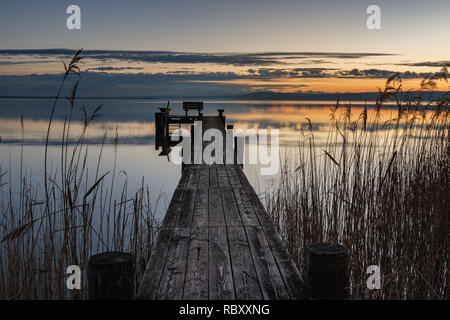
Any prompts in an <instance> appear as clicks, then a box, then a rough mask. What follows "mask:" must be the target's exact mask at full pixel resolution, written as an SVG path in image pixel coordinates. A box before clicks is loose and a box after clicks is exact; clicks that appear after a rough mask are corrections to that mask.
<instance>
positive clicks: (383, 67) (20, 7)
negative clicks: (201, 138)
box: [0, 0, 450, 96]
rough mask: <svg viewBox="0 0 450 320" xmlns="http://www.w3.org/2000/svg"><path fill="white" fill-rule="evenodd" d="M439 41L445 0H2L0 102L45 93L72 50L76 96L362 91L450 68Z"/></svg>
mask: <svg viewBox="0 0 450 320" xmlns="http://www.w3.org/2000/svg"><path fill="white" fill-rule="evenodd" d="M71 4H77V5H79V7H80V8H81V30H68V29H67V28H66V19H67V17H68V14H66V8H67V7H68V6H69V5H71ZM373 4H376V5H378V6H379V7H380V9H381V30H369V29H368V28H367V26H366V20H367V17H368V14H367V13H366V9H367V7H368V6H369V5H373ZM449 36H450V1H448V0H430V1H418V0H395V1H394V0H390V1H364V0H361V1H348V0H340V1H336V0H334V1H332V0H315V1H301V0H296V1H293V0H281V1H265V0H259V1H256V0H240V1H235V0H229V1H212V0H209V1H204V0H197V1H193V0H183V1H181V0H178V1H133V0H132V1H47V0H44V1H20V0H19V1H2V2H1V3H0V95H3V96H4V95H47V94H51V93H52V92H53V91H54V86H55V85H56V83H57V82H58V81H59V79H60V75H59V74H60V73H61V72H62V71H63V69H62V63H61V59H68V58H70V56H71V55H72V54H73V52H74V51H75V50H76V49H79V48H84V49H85V53H84V56H85V57H86V60H85V64H84V65H83V67H82V70H83V73H82V78H83V81H82V84H81V86H80V90H81V92H82V94H85V95H93V94H101V95H106V96H108V95H114V94H116V95H130V96H144V95H148V96H150V95H157V94H161V93H164V94H166V95H169V94H170V93H172V94H174V95H189V94H197V95H202V94H203V95H205V96H209V95H233V94H243V93H248V92H255V91H274V92H373V91H376V90H377V87H382V86H383V85H384V82H385V79H386V78H387V77H389V76H390V75H392V74H393V73H394V72H401V75H402V78H403V79H404V86H405V88H407V89H417V88H418V86H419V84H420V79H421V78H422V77H424V76H427V75H430V74H432V73H433V72H437V71H439V70H440V68H441V67H442V66H444V65H447V64H450V41H449ZM439 89H440V90H448V85H446V84H441V86H440V88H439ZM52 90H53V91H52Z"/></svg>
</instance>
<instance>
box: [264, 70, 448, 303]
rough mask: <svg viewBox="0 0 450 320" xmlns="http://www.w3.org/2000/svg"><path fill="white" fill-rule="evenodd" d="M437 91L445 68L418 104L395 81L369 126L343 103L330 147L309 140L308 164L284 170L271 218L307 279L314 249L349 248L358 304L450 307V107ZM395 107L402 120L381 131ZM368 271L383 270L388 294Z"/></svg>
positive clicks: (271, 196)
mask: <svg viewBox="0 0 450 320" xmlns="http://www.w3.org/2000/svg"><path fill="white" fill-rule="evenodd" d="M437 81H447V69H446V68H443V69H442V70H441V72H439V73H437V74H436V75H435V76H433V77H431V78H428V79H424V81H423V82H422V91H421V92H420V93H419V94H417V95H416V94H414V95H412V94H409V93H408V92H403V91H402V82H401V79H400V77H399V75H398V74H396V75H394V76H392V77H391V78H389V79H388V80H387V83H386V87H385V88H384V90H380V95H379V97H378V99H377V100H376V102H375V107H374V109H373V110H371V111H372V112H371V114H372V117H371V118H370V119H368V110H367V107H364V110H363V112H362V113H361V114H360V115H356V117H354V116H352V108H351V105H350V104H349V105H340V103H339V101H338V102H337V104H336V105H335V106H334V107H333V108H331V113H330V118H331V121H330V127H329V133H328V138H327V140H326V142H325V144H324V145H323V146H319V145H318V144H319V143H317V138H316V137H315V135H316V133H314V132H313V131H309V132H306V133H305V135H304V139H303V140H302V141H301V142H300V145H299V148H298V153H299V159H300V161H299V163H295V164H294V163H293V161H292V159H291V161H290V160H286V161H285V162H284V163H283V165H282V169H281V177H280V178H279V180H277V182H276V183H275V184H274V185H273V186H272V188H271V190H269V191H267V193H266V202H267V209H268V212H269V214H270V215H271V216H272V217H273V220H274V222H275V224H276V225H277V227H278V229H279V231H280V233H281V235H282V237H283V238H284V240H285V242H286V244H287V246H288V248H289V251H290V252H291V254H292V256H293V257H294V259H295V261H296V264H297V266H298V267H299V270H300V272H301V273H302V274H305V272H306V248H307V247H308V245H309V244H312V243H318V242H329V243H340V244H343V245H345V246H346V247H347V248H348V249H349V253H350V266H349V269H350V287H349V288H348V289H349V296H350V297H351V298H353V299H359V298H362V299H367V298H379V299H448V298H449V295H450V292H449V290H450V289H449V273H448V263H449V260H448V259H449V248H448V234H449V212H450V117H449V113H450V109H449V101H450V97H449V95H448V93H447V94H446V95H444V96H442V95H436V94H435V92H434V89H435V88H436V82H437ZM425 95H426V97H427V99H424V96H425ZM435 96H436V97H435ZM388 100H393V101H395V103H396V108H397V111H396V117H395V118H392V119H390V120H389V121H387V122H382V120H381V117H380V110H381V109H382V108H383V104H384V103H385V102H386V101H388ZM426 101H427V102H426ZM369 111H370V110H369ZM394 111H395V110H394ZM369 265H379V266H380V267H381V272H382V274H381V276H382V283H381V285H382V287H381V290H373V291H369V290H368V289H367V287H366V279H367V278H368V276H369V275H368V274H366V268H367V267H368V266H369Z"/></svg>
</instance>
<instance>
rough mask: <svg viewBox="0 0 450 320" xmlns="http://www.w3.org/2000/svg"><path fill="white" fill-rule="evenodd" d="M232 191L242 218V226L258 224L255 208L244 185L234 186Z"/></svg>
mask: <svg viewBox="0 0 450 320" xmlns="http://www.w3.org/2000/svg"><path fill="white" fill-rule="evenodd" d="M233 193H234V197H235V199H236V204H237V207H238V209H239V212H240V215H241V218H242V224H243V225H244V226H260V224H259V220H258V218H257V216H256V213H255V210H254V209H253V206H252V204H251V202H250V199H249V198H248V196H247V192H246V191H245V189H244V187H242V186H240V187H234V188H233Z"/></svg>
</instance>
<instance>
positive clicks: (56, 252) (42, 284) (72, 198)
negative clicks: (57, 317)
mask: <svg viewBox="0 0 450 320" xmlns="http://www.w3.org/2000/svg"><path fill="white" fill-rule="evenodd" d="M81 54H82V50H79V51H78V52H77V53H76V54H75V56H74V57H73V58H72V60H71V61H70V63H68V64H67V65H66V64H64V67H65V73H64V74H63V77H62V81H61V85H60V87H59V90H58V94H57V96H56V98H55V100H54V103H53V106H52V108H51V114H50V119H49V123H48V130H47V136H46V139H45V156H44V177H43V180H44V181H43V182H42V184H40V183H35V182H34V183H31V177H29V176H26V175H24V174H23V172H24V170H23V163H22V159H23V143H22V147H21V148H22V152H21V164H20V184H19V192H17V191H16V190H15V189H14V187H13V181H14V179H17V178H16V177H15V173H14V172H11V170H5V169H2V168H0V201H1V203H0V257H1V258H0V298H1V299H82V298H86V293H87V291H86V279H87V278H86V276H85V275H86V269H87V262H88V259H89V257H90V256H91V255H92V254H95V253H97V252H101V251H110V250H118V251H127V252H131V253H132V254H133V256H134V257H135V264H136V285H137V283H138V280H139V279H140V277H141V275H142V274H143V272H144V270H145V267H146V263H147V261H148V259H149V257H150V254H151V250H152V247H153V244H154V241H155V236H156V228H157V223H156V222H155V220H154V216H153V212H154V210H155V207H156V206H157V205H158V204H157V203H156V204H153V205H152V204H151V203H150V191H149V187H148V186H146V185H144V180H142V184H141V185H140V186H138V187H137V188H136V187H135V186H134V187H133V190H136V189H137V191H134V192H132V193H131V194H130V192H129V191H128V183H127V177H126V173H125V172H119V173H117V172H116V165H115V163H116V159H114V167H113V168H112V170H110V171H105V169H104V167H103V166H102V155H103V148H104V145H105V139H106V133H105V136H104V139H103V143H102V144H101V147H100V152H99V154H98V155H97V165H96V170H95V172H89V170H88V167H87V158H88V146H87V145H86V143H85V135H86V132H87V131H88V130H89V125H90V124H91V123H92V122H94V121H95V120H96V119H97V118H98V117H99V112H100V111H101V108H102V107H101V106H98V107H97V108H95V110H94V111H93V112H92V113H88V112H87V111H86V108H85V107H84V106H82V107H81V108H80V110H81V122H82V130H81V133H80V134H79V136H78V137H77V139H76V142H75V143H72V142H70V141H69V140H70V139H69V135H70V131H71V124H72V123H73V121H74V120H73V118H74V109H75V106H76V93H77V88H78V83H79V82H78V81H76V82H75V84H74V85H73V87H72V89H71V90H70V94H69V96H68V97H67V100H68V101H69V105H70V107H69V110H68V112H67V115H66V117H65V121H64V127H63V131H62V132H60V133H59V134H60V136H61V142H60V144H59V146H60V150H59V154H60V159H59V165H58V166H57V167H56V168H53V170H52V169H49V167H50V163H49V162H50V158H49V156H48V149H49V135H50V131H51V125H52V121H53V115H54V112H55V109H56V108H57V107H58V106H57V105H58V102H59V101H60V100H61V99H62V97H61V94H62V92H63V88H64V84H65V83H66V80H67V79H68V78H69V77H71V76H75V77H77V76H79V71H80V69H79V63H80V62H81V61H82V57H81ZM21 129H22V137H23V132H24V130H26V128H24V125H23V120H21ZM22 140H23V139H22ZM118 140H119V137H118V134H117V132H116V136H115V139H114V141H113V144H114V150H115V156H114V157H115V158H116V154H117V145H118ZM118 175H123V177H122V180H123V182H122V183H120V184H119V183H118V182H117V181H118V179H117V176H118ZM107 178H109V179H110V181H111V183H110V184H109V185H108V184H107V182H106V181H107V180H106V179H107ZM42 185H43V188H42ZM113 190H120V196H119V197H118V198H117V199H115V198H114V194H115V193H113ZM157 202H158V201H157ZM69 265H78V266H80V267H81V268H82V270H83V272H84V276H83V277H82V290H70V291H69V290H68V289H67V287H66V278H67V275H66V268H67V267H68V266H69Z"/></svg>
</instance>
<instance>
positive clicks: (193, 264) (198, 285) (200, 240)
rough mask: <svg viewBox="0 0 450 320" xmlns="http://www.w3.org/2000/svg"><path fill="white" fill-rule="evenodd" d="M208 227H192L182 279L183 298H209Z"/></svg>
mask: <svg viewBox="0 0 450 320" xmlns="http://www.w3.org/2000/svg"><path fill="white" fill-rule="evenodd" d="M208 229H209V228H208V227H195V228H192V231H191V238H190V240H189V254H188V258H187V259H188V260H187V267H186V276H185V280H184V292H183V299H184V300H207V299H208V298H209V283H208V279H209V278H208V276H209V273H208V269H209V266H208V261H209V257H208V250H209V248H208V247H209V241H208V233H209V232H208V231H209V230H208Z"/></svg>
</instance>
